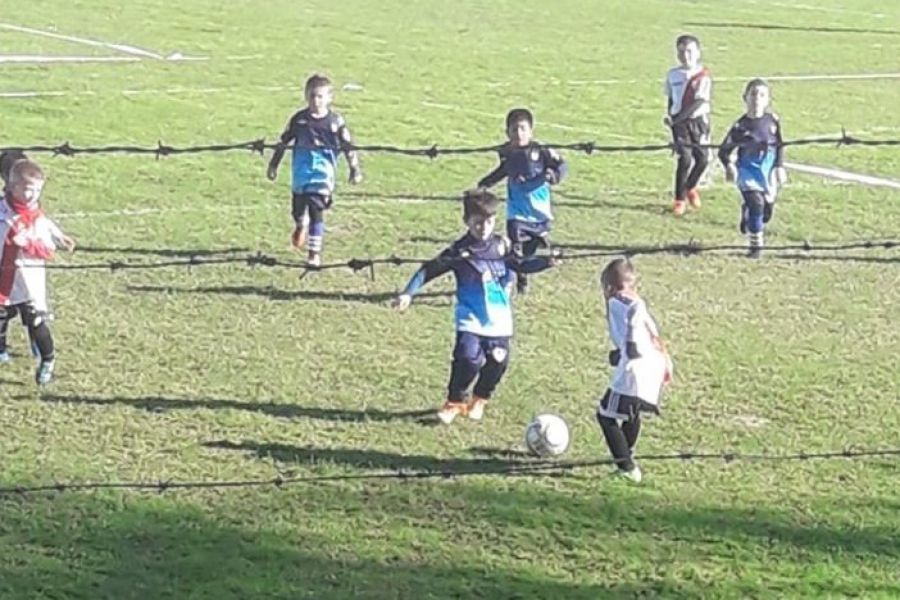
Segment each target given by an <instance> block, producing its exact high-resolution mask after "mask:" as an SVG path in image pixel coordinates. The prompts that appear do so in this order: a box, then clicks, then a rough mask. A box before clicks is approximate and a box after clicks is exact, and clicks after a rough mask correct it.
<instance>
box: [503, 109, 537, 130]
mask: <svg viewBox="0 0 900 600" xmlns="http://www.w3.org/2000/svg"><path fill="white" fill-rule="evenodd" d="M521 121H525V122H526V123H528V126H529V127H534V115H533V114H531V111H530V110H528V109H527V108H514V109H512V110H511V111H509V112H508V113H506V130H507V131H509V130H510V128H512V126H513V125H515V124H516V123H519V122H521Z"/></svg>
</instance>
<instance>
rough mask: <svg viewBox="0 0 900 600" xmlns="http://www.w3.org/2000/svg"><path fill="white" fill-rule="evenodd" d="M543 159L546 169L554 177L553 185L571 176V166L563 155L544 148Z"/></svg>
mask: <svg viewBox="0 0 900 600" xmlns="http://www.w3.org/2000/svg"><path fill="white" fill-rule="evenodd" d="M541 157H542V159H543V163H544V167H545V168H546V169H549V170H550V172H551V173H552V175H553V181H551V183H559V182H560V181H562V180H563V179H564V178H565V177H566V175H568V174H569V165H568V164H566V161H565V159H564V158H563V157H562V155H560V154H559V152H557V151H556V150H554V149H553V148H542V149H541Z"/></svg>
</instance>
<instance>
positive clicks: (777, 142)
mask: <svg viewBox="0 0 900 600" xmlns="http://www.w3.org/2000/svg"><path fill="white" fill-rule="evenodd" d="M735 149H737V164H736V167H737V186H738V188H739V189H740V190H741V191H754V192H762V193H764V194H770V193H773V192H775V191H776V189H775V187H774V182H773V181H772V171H773V170H774V169H775V168H776V167H780V166H781V163H782V148H781V124H780V123H779V122H778V117H777V116H776V115H773V114H771V113H765V114H764V115H763V116H761V117H759V118H753V117H750V116H748V115H744V116H742V117H741V118H740V119H738V120H737V122H736V123H735V124H734V125H732V126H731V130H729V132H728V135H727V136H725V140H724V141H723V142H722V146H721V148H719V160H721V161H722V164H723V165H726V166H727V165H728V163H729V162H730V161H731V155H732V153H733V152H734V150H735Z"/></svg>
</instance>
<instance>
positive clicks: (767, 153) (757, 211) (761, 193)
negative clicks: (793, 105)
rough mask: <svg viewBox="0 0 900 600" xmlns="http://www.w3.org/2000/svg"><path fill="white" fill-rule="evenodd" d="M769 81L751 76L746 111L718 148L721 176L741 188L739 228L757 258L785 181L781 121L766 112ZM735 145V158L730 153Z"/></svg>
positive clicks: (746, 90)
mask: <svg viewBox="0 0 900 600" xmlns="http://www.w3.org/2000/svg"><path fill="white" fill-rule="evenodd" d="M771 99H772V95H771V90H770V88H769V84H768V83H766V82H765V81H763V80H762V79H753V80H751V81H750V82H749V83H747V86H746V88H745V89H744V103H745V104H746V105H747V111H746V112H745V113H744V115H743V116H742V117H741V118H740V119H738V120H737V122H735V124H734V125H732V126H731V130H729V132H728V135H727V136H725V140H724V141H723V142H722V145H721V147H720V148H719V160H721V161H722V164H723V165H724V166H725V177H726V178H727V179H728V181H733V182H736V183H737V187H738V190H740V192H741V221H740V226H739V229H740V231H741V233H745V234H747V238H748V242H749V246H750V251H749V256H750V257H752V258H758V257H759V255H760V253H761V252H762V249H763V245H764V239H763V238H764V235H765V224H766V223H768V222H769V221H770V220H771V218H772V213H773V211H774V209H775V195H776V194H777V192H778V188H780V187H781V186H782V185H784V184H785V182H787V172H786V171H785V170H784V167H783V166H782V154H783V153H782V147H781V141H782V138H781V123H780V122H779V120H778V117H777V116H776V115H774V114H772V113H771V112H769V105H770V103H771ZM735 149H737V162H734V160H733V154H734V151H735Z"/></svg>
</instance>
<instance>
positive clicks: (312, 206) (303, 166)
mask: <svg viewBox="0 0 900 600" xmlns="http://www.w3.org/2000/svg"><path fill="white" fill-rule="evenodd" d="M305 97H306V103H307V107H306V108H304V109H303V110H300V111H298V112H297V113H295V114H294V115H293V116H292V117H291V118H290V120H289V121H288V124H287V127H286V128H285V130H284V133H282V134H281V143H280V144H279V146H278V147H277V148H276V149H275V153H274V154H273V155H272V160H271V161H269V168H268V171H267V173H266V174H267V176H268V178H269V179H270V180H272V181H275V179H276V177H278V165H279V164H280V163H281V159H282V158H283V157H284V152H285V150H286V149H287V145H288V144H289V143H291V142H293V148H292V151H293V160H292V175H293V182H292V185H291V190H292V194H293V195H292V205H293V207H292V211H291V213H292V216H293V218H294V233H293V234H292V235H291V243H292V244H293V246H294V247H295V248H298V249H299V248H301V247H302V246H303V241H304V239H303V238H304V235H305V230H304V224H305V222H306V221H307V220H308V223H309V241H308V244H307V248H308V251H309V255H308V259H307V262H308V264H309V265H310V266H313V267H317V266H319V265H320V264H321V261H322V258H321V257H322V243H323V239H324V237H325V220H324V213H325V210H326V209H328V208H329V207H330V206H331V203H332V201H333V199H334V190H335V185H336V175H337V174H336V171H337V163H338V153H339V152H341V151H343V152H344V155H345V156H346V157H347V162H348V163H349V165H350V183H352V184H357V183H360V182H361V181H362V171H361V170H360V166H359V157H358V155H357V153H356V152H354V151H353V150H350V149H349V146H348V144H350V143H351V142H352V138H351V136H350V130H349V129H347V124H346V122H345V121H344V118H343V117H342V116H341V115H340V114H338V113H336V112H334V111H333V110H331V103H332V100H333V98H334V91H333V88H332V85H331V80H330V79H328V78H327V77H325V76H324V75H313V76H312V77H310V78H309V79H307V81H306V87H305ZM307 213H308V214H307Z"/></svg>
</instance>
